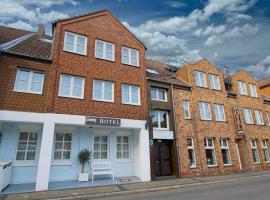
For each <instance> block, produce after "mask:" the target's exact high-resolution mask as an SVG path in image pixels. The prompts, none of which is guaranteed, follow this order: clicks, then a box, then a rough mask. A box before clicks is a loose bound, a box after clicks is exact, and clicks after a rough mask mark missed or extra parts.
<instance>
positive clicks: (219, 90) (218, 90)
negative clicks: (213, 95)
mask: <svg viewBox="0 0 270 200" xmlns="http://www.w3.org/2000/svg"><path fill="white" fill-rule="evenodd" d="M210 89H211V90H213V91H217V92H221V89H213V88H210Z"/></svg>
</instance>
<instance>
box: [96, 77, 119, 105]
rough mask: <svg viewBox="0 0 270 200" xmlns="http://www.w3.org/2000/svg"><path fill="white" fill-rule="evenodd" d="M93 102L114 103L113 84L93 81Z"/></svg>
mask: <svg viewBox="0 0 270 200" xmlns="http://www.w3.org/2000/svg"><path fill="white" fill-rule="evenodd" d="M93 100H97V101H107V102H114V83H113V82H110V81H101V80H94V81H93Z"/></svg>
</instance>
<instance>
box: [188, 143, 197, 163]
mask: <svg viewBox="0 0 270 200" xmlns="http://www.w3.org/2000/svg"><path fill="white" fill-rule="evenodd" d="M187 148H188V158H189V167H190V168H195V167H196V158H195V148H194V142H193V138H187Z"/></svg>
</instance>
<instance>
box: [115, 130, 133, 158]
mask: <svg viewBox="0 0 270 200" xmlns="http://www.w3.org/2000/svg"><path fill="white" fill-rule="evenodd" d="M118 137H127V138H128V158H123V154H124V151H123V144H127V143H123V142H122V143H120V144H121V145H122V151H121V152H120V153H121V154H122V158H117V153H118V149H117V145H118V144H119V143H118V141H117V138H118ZM122 141H123V140H122ZM116 160H117V161H118V162H122V161H131V139H130V136H129V135H116Z"/></svg>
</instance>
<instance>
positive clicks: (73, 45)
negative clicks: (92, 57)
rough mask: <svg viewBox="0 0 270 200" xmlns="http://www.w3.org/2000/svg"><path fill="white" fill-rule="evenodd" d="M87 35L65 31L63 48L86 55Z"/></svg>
mask: <svg viewBox="0 0 270 200" xmlns="http://www.w3.org/2000/svg"><path fill="white" fill-rule="evenodd" d="M86 48H87V37H85V36H82V35H78V34H75V33H70V32H65V41H64V50H65V51H68V52H72V53H77V54H81V55H86Z"/></svg>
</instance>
